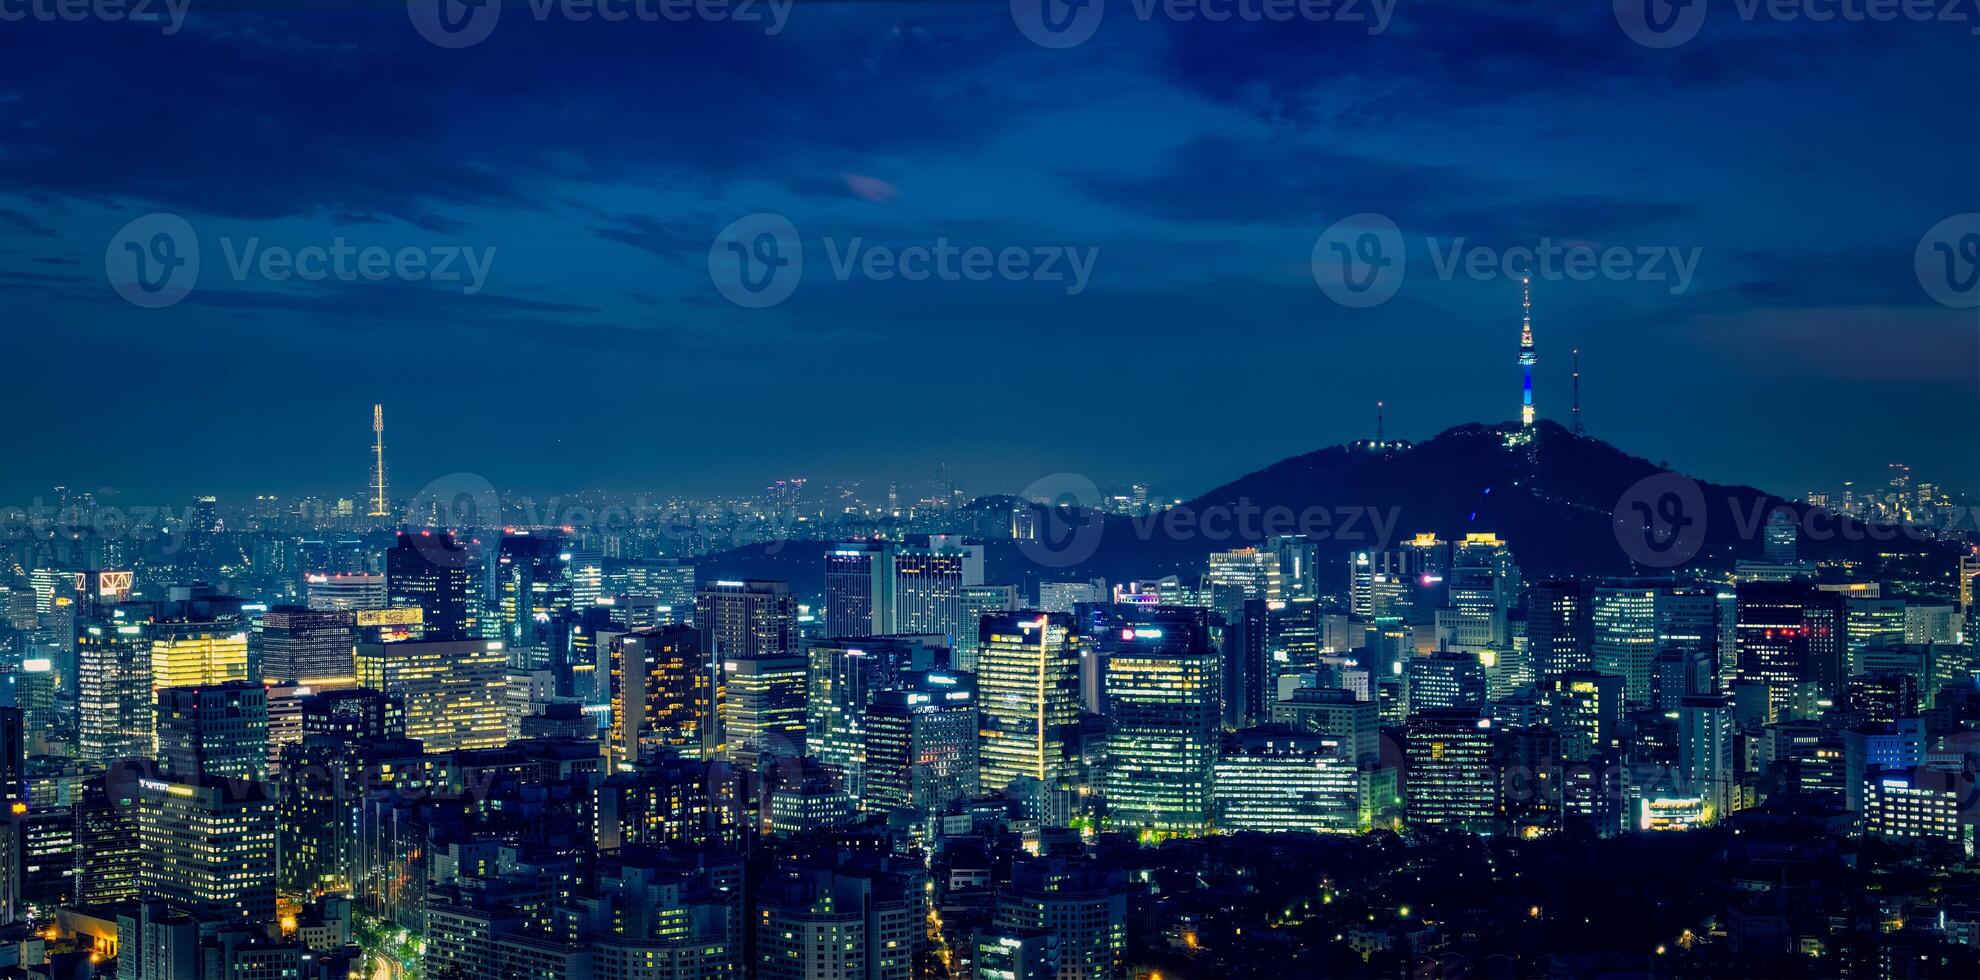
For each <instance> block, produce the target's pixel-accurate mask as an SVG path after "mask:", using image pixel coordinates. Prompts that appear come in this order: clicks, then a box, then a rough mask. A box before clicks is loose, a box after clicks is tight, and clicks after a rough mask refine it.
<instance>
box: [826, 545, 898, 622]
mask: <svg viewBox="0 0 1980 980" xmlns="http://www.w3.org/2000/svg"><path fill="white" fill-rule="evenodd" d="M898 551H899V548H898V546H897V545H895V544H894V543H893V542H891V541H857V542H852V543H848V544H841V545H835V546H833V547H832V549H831V550H830V551H827V552H825V635H826V636H828V637H839V636H883V635H885V634H888V633H893V632H895V629H894V558H895V555H896V554H897V553H898Z"/></svg>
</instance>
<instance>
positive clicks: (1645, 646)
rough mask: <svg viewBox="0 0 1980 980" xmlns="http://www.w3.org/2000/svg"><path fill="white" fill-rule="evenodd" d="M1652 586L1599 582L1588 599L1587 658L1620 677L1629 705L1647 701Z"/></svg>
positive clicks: (1652, 652)
mask: <svg viewBox="0 0 1980 980" xmlns="http://www.w3.org/2000/svg"><path fill="white" fill-rule="evenodd" d="M1657 592H1658V588H1657V586H1656V585H1651V584H1636V583H1615V582H1610V583H1602V584H1598V585H1596V586H1595V588H1594V591H1593V594H1592V595H1591V596H1590V598H1589V609H1590V613H1589V619H1590V622H1591V624H1592V626H1593V630H1594V632H1592V633H1591V634H1590V635H1589V644H1588V652H1589V658H1590V659H1591V660H1593V661H1594V663H1595V669H1596V670H1599V671H1601V672H1603V673H1605V674H1615V675H1617V676H1619V677H1621V678H1622V679H1623V691H1624V697H1625V698H1626V699H1627V700H1628V702H1629V703H1630V704H1632V705H1648V704H1649V703H1650V664H1651V661H1653V660H1655V659H1656V657H1657V651H1658V650H1659V649H1660V647H1658V645H1657Z"/></svg>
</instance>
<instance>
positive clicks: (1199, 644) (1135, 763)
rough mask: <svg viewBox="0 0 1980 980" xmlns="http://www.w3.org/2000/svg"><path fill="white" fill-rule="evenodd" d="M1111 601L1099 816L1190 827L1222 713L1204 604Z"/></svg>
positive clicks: (1120, 822)
mask: <svg viewBox="0 0 1980 980" xmlns="http://www.w3.org/2000/svg"><path fill="white" fill-rule="evenodd" d="M1121 608H1122V609H1123V619H1124V622H1123V623H1122V625H1121V627H1120V638H1119V643H1118V644H1117V645H1115V646H1114V648H1113V651H1112V653H1111V654H1110V655H1109V656H1108V657H1107V660H1106V664H1105V668H1104V669H1105V687H1106V703H1107V716H1108V718H1109V719H1110V722H1111V724H1110V726H1109V728H1108V732H1107V772H1106V779H1105V791H1106V796H1107V810H1108V814H1109V816H1110V819H1111V820H1112V821H1113V822H1114V824H1115V825H1116V826H1118V827H1123V828H1136V829H1148V830H1153V831H1155V832H1157V833H1179V834H1191V833H1200V832H1202V831H1203V830H1204V829H1206V828H1207V827H1208V826H1209V825H1210V817H1211V797H1210V777H1211V769H1212V768H1213V767H1214V766H1215V765H1216V761H1217V753H1218V749H1219V746H1220V737H1221V735H1220V733H1221V727H1220V722H1221V720H1222V718H1221V708H1220V698H1219V688H1220V687H1221V685H1222V669H1221V667H1220V664H1219V657H1218V650H1217V647H1216V645H1215V644H1214V643H1213V642H1212V640H1211V637H1210V614H1209V611H1208V610H1204V609H1195V608H1190V607H1185V606H1129V607H1121ZM1130 611H1131V612H1130ZM1130 618H1131V619H1132V621H1133V625H1131V626H1130V625H1127V622H1126V621H1125V620H1127V619H1130Z"/></svg>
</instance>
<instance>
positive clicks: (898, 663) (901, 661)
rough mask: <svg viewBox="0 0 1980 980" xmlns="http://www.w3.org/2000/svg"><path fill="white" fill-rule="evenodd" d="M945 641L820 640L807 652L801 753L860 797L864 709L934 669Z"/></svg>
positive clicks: (927, 637) (929, 637) (937, 636)
mask: <svg viewBox="0 0 1980 980" xmlns="http://www.w3.org/2000/svg"><path fill="white" fill-rule="evenodd" d="M947 642H948V637H947V636H946V635H943V634H932V635H922V636H859V637H843V638H838V639H828V640H822V641H818V642H815V643H812V644H811V647H810V649H809V650H807V651H806V654H805V657H806V660H807V667H806V684H805V688H806V690H805V723H804V728H805V751H806V752H808V753H809V754H810V755H812V756H814V757H816V758H817V759H818V761H819V763H820V764H821V765H823V766H824V767H825V768H827V769H830V770H832V771H833V772H836V773H837V774H838V775H839V776H840V778H841V779H843V780H844V781H845V785H846V789H847V791H848V792H850V793H852V794H853V795H854V796H855V797H858V796H859V795H860V792H861V790H860V786H861V782H860V771H861V765H862V763H863V762H864V761H865V758H866V734H865V728H864V726H865V723H866V707H867V705H869V704H872V703H873V699H874V697H875V696H877V695H878V694H879V693H880V692H882V691H889V690H894V689H896V688H898V687H900V685H901V682H902V680H903V679H904V678H905V677H906V675H907V674H908V673H909V672H910V671H925V670H931V669H933V668H935V667H938V666H941V665H940V664H938V663H937V659H938V657H939V656H940V652H941V651H942V650H943V649H944V648H945V646H946V644H947Z"/></svg>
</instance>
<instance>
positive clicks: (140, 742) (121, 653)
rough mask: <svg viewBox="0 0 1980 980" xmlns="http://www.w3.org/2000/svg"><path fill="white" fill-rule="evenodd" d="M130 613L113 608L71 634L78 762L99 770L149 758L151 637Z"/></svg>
mask: <svg viewBox="0 0 1980 980" xmlns="http://www.w3.org/2000/svg"><path fill="white" fill-rule="evenodd" d="M133 612H134V609H133V610H126V609H123V608H114V607H113V608H112V609H110V610H107V611H106V614H105V615H103V616H102V617H99V618H97V619H93V620H91V621H89V622H88V623H86V624H85V625H84V626H83V628H82V629H81V630H80V631H79V633H78V635H77V636H76V661H77V664H78V667H79V669H78V671H77V673H78V677H79V689H78V691H77V695H76V703H77V718H78V724H79V727H80V745H81V749H82V758H83V760H84V761H86V762H90V763H94V764H96V765H99V766H108V765H109V764H110V763H112V762H115V761H117V760H118V759H130V758H142V757H147V756H149V755H151V710H152V684H151V639H150V638H149V637H147V636H146V635H145V632H144V626H143V624H142V623H141V622H139V621H138V619H137V617H136V616H135V615H133V614H132V613H133Z"/></svg>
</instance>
